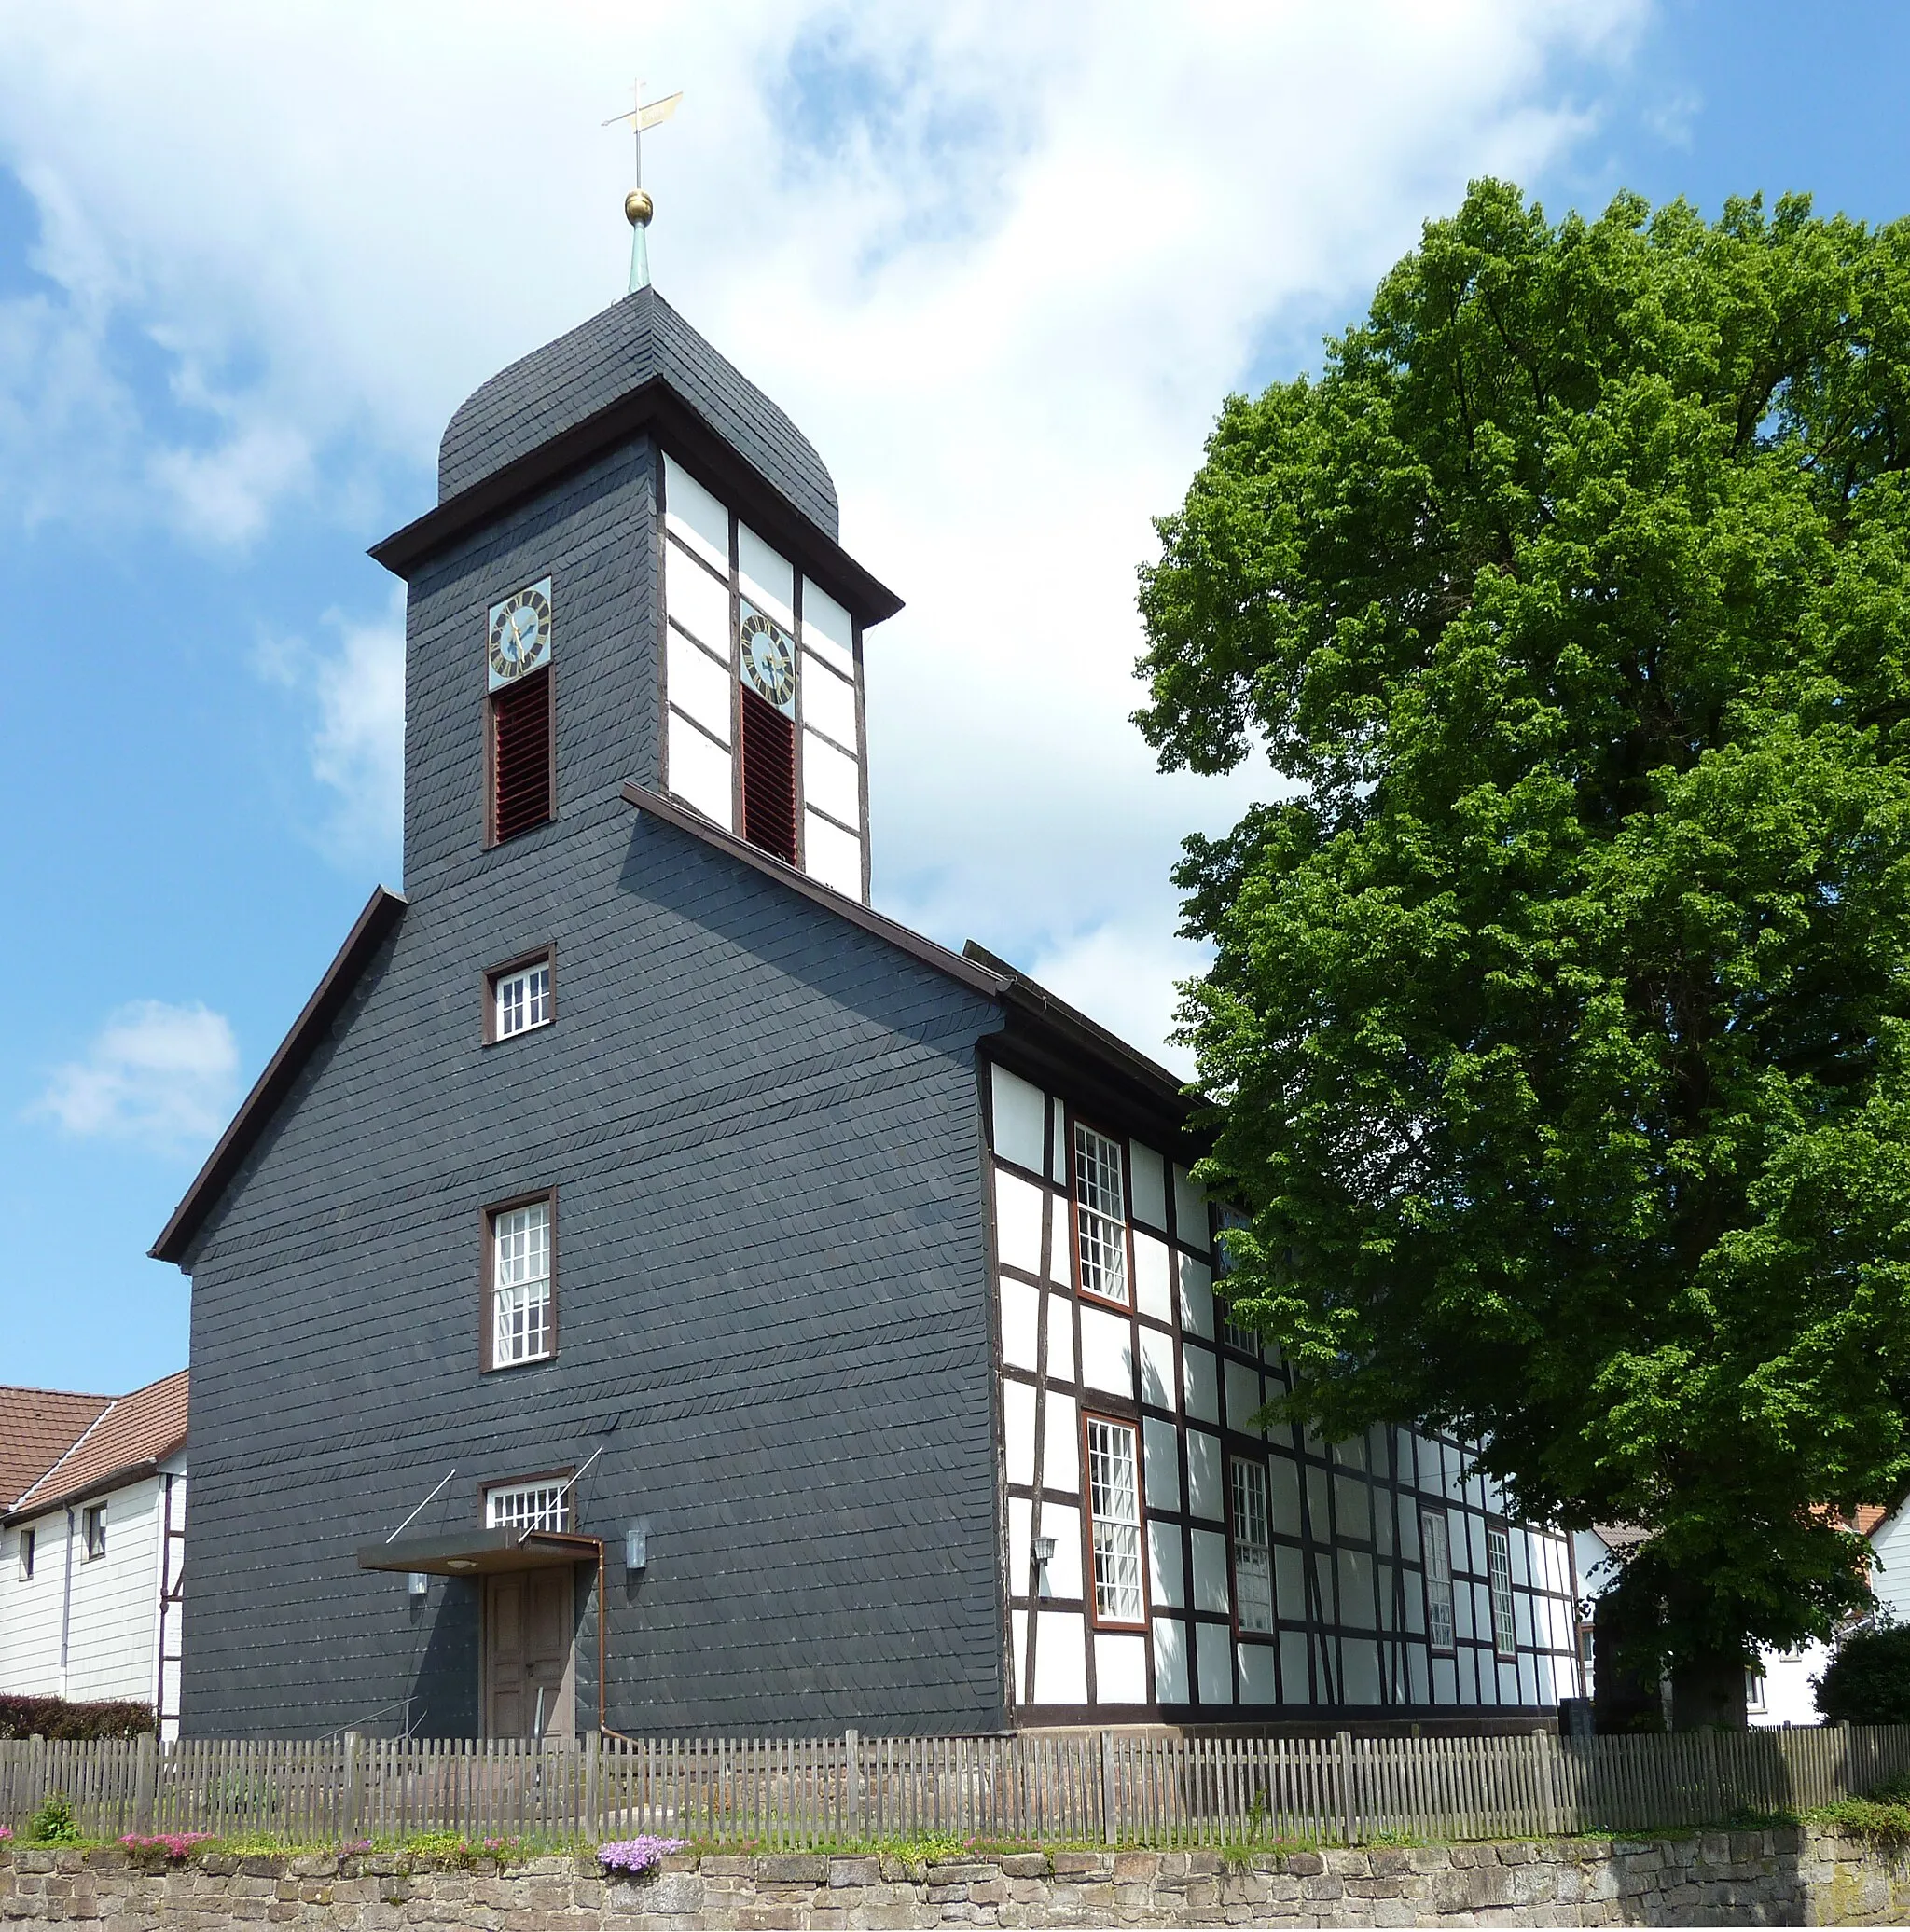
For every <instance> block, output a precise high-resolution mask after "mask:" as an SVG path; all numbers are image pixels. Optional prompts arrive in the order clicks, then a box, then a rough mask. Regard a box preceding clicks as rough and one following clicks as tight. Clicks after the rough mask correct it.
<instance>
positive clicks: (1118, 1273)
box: [1074, 1121, 1128, 1307]
mask: <svg viewBox="0 0 1910 1932" xmlns="http://www.w3.org/2000/svg"><path fill="white" fill-rule="evenodd" d="M1074 1228H1075V1253H1076V1255H1077V1257H1078V1259H1079V1262H1080V1265H1081V1291H1082V1293H1083V1294H1089V1295H1099V1296H1100V1298H1101V1299H1102V1300H1103V1301H1108V1302H1119V1303H1120V1304H1121V1305H1122V1306H1123V1307H1126V1306H1127V1304H1128V1196H1127V1190H1126V1189H1125V1188H1124V1187H1123V1186H1122V1184H1121V1144H1120V1142H1119V1141H1117V1140H1110V1139H1109V1138H1108V1137H1107V1136H1106V1135H1105V1134H1097V1133H1096V1132H1095V1130H1094V1129H1093V1128H1092V1127H1090V1126H1085V1125H1083V1124H1082V1123H1081V1122H1080V1121H1076V1122H1075V1123H1074Z"/></svg>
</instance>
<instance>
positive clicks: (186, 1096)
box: [31, 1000, 239, 1153]
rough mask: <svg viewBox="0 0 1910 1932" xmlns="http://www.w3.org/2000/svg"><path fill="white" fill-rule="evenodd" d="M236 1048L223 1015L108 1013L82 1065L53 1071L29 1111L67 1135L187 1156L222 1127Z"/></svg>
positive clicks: (137, 1009)
mask: <svg viewBox="0 0 1910 1932" xmlns="http://www.w3.org/2000/svg"><path fill="white" fill-rule="evenodd" d="M238 1074H239V1047H238V1042H236V1041H235V1040H234V1039H233V1037H232V1028H231V1027H230V1025H229V1024H228V1022H227V1020H226V1017H225V1015H224V1014H217V1013H214V1012H213V1011H212V1010H211V1009H210V1008H208V1007H205V1006H201V1005H193V1006H169V1005H167V1004H166V1003H165V1002H164V1001H163V1000H134V1001H133V1002H132V1003H131V1005H128V1006H121V1007H118V1009H116V1010H115V1011H114V1012H113V1013H112V1014H108V1016H107V1018H106V1023H105V1025H104V1026H103V1027H102V1028H100V1030H99V1032H98V1034H97V1035H95V1037H94V1039H93V1042H92V1044H91V1045H90V1047H89V1048H88V1050H87V1054H86V1056H85V1058H84V1059H79V1060H72V1061H69V1062H67V1064H66V1065H64V1066H62V1067H56V1068H55V1069H53V1073H52V1077H51V1078H50V1079H49V1080H48V1083H47V1088H46V1091H45V1093H44V1094H42V1095H41V1097H40V1098H39V1100H38V1101H37V1102H36V1103H35V1107H34V1108H33V1109H32V1110H31V1111H33V1112H35V1113H38V1114H49V1115H51V1116H52V1118H53V1119H54V1120H56V1121H58V1122H59V1124H60V1125H61V1126H62V1127H63V1128H64V1129H65V1131H66V1132H67V1133H69V1134H74V1135H78V1136H82V1137H85V1138H106V1139H114V1140H130V1141H133V1142H135V1143H137V1144H138V1145H140V1146H144V1147H146V1148H150V1149H152V1150H153V1151H154V1152H160V1153H176V1152H182V1151H192V1150H194V1149H195V1148H196V1147H198V1146H199V1145H201V1144H203V1143H204V1142H206V1141H208V1140H210V1139H212V1138H213V1137H214V1136H215V1135H216V1134H217V1133H218V1132H219V1130H220V1129H221V1128H222V1127H223V1126H224V1125H226V1121H227V1119H228V1116H229V1114H230V1112H231V1111H232V1103H233V1100H234V1099H235V1097H236V1095H237V1083H238Z"/></svg>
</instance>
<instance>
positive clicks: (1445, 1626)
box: [1419, 1510, 1454, 1650]
mask: <svg viewBox="0 0 1910 1932" xmlns="http://www.w3.org/2000/svg"><path fill="white" fill-rule="evenodd" d="M1450 1535H1451V1531H1450V1527H1449V1525H1448V1524H1447V1522H1446V1511H1444V1510H1429V1511H1427V1512H1426V1513H1425V1514H1424V1515H1423V1516H1421V1517H1420V1518H1419V1539H1420V1542H1421V1544H1422V1545H1423V1546H1424V1549H1425V1553H1426V1638H1427V1641H1428V1642H1429V1643H1431V1645H1432V1648H1433V1649H1435V1650H1449V1649H1452V1648H1453V1642H1454V1638H1453V1629H1452V1544H1451V1541H1450V1540H1449V1539H1450Z"/></svg>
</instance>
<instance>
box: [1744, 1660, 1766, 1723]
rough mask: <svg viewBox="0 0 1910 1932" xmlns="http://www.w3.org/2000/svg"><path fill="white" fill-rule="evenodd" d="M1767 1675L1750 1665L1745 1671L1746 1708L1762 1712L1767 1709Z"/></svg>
mask: <svg viewBox="0 0 1910 1932" xmlns="http://www.w3.org/2000/svg"><path fill="white" fill-rule="evenodd" d="M1744 1708H1745V1709H1746V1710H1748V1711H1759V1712H1762V1711H1763V1710H1764V1708H1765V1674H1764V1672H1763V1671H1761V1670H1758V1669H1755V1668H1754V1667H1752V1666H1751V1665H1750V1664H1747V1665H1746V1666H1745V1671H1744Z"/></svg>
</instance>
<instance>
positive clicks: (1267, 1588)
mask: <svg viewBox="0 0 1910 1932" xmlns="http://www.w3.org/2000/svg"><path fill="white" fill-rule="evenodd" d="M1229 1461H1230V1463H1231V1465H1232V1467H1231V1468H1230V1469H1229V1470H1228V1472H1227V1486H1228V1490H1229V1493H1230V1498H1231V1500H1232V1503H1233V1509H1234V1615H1235V1619H1236V1621H1237V1622H1238V1624H1239V1630H1240V1634H1241V1635H1243V1636H1270V1635H1272V1634H1273V1628H1274V1621H1273V1536H1272V1506H1271V1504H1270V1502H1269V1500H1268V1495H1267V1482H1266V1464H1265V1463H1260V1462H1250V1461H1249V1460H1248V1459H1247V1458H1246V1457H1245V1456H1232V1457H1230V1458H1229Z"/></svg>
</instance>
